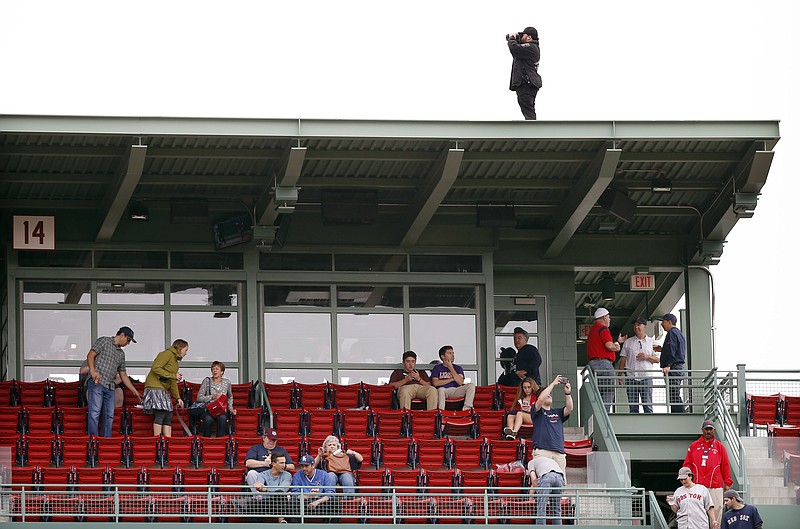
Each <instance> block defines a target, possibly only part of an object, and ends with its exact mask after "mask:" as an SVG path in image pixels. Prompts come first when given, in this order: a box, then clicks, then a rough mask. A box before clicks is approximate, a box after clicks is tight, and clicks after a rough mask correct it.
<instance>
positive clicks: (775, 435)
mask: <svg viewBox="0 0 800 529" xmlns="http://www.w3.org/2000/svg"><path fill="white" fill-rule="evenodd" d="M767 436H768V437H769V456H770V457H774V455H775V454H778V455H780V454H783V453H784V452H789V453H791V454H796V453H799V452H800V426H778V425H777V424H770V425H768V426H767Z"/></svg>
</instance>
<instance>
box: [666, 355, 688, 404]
mask: <svg viewBox="0 0 800 529" xmlns="http://www.w3.org/2000/svg"><path fill="white" fill-rule="evenodd" d="M684 365H685V364H675V365H673V366H672V367H670V369H669V373H667V383H668V384H669V404H670V407H669V409H670V412H672V413H686V406H684V405H683V399H681V384H682V383H683V377H684V376H685V373H684V372H683V367H684Z"/></svg>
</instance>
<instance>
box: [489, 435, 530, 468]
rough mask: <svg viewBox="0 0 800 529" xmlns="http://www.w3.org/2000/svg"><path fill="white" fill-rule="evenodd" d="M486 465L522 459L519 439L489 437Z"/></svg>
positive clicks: (521, 445) (491, 465) (521, 446)
mask: <svg viewBox="0 0 800 529" xmlns="http://www.w3.org/2000/svg"><path fill="white" fill-rule="evenodd" d="M488 443H489V450H488V459H487V463H488V465H487V466H488V467H489V468H493V467H494V466H496V465H503V464H506V463H511V462H512V461H517V460H520V459H522V457H521V455H522V454H521V452H522V449H523V446H524V445H523V444H522V440H521V439H513V440H505V439H489V440H488Z"/></svg>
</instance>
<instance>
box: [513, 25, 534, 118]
mask: <svg viewBox="0 0 800 529" xmlns="http://www.w3.org/2000/svg"><path fill="white" fill-rule="evenodd" d="M506 40H507V41H508V51H510V52H511V56H512V57H513V58H514V61H513V62H512V64H511V85H510V86H509V90H511V91H513V92H516V93H517V103H519V108H520V110H522V115H523V116H525V119H526V120H528V119H533V120H535V119H536V94H537V93H539V89H540V88H541V87H542V77H541V76H540V75H539V32H538V31H536V28H534V27H527V28H525V29H523V30H522V31H521V32H520V33H509V34H508V35H506Z"/></svg>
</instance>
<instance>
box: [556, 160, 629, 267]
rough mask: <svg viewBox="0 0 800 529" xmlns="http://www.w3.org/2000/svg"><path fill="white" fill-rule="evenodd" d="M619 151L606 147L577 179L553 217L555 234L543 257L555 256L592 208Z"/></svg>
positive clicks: (609, 179)
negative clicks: (558, 211)
mask: <svg viewBox="0 0 800 529" xmlns="http://www.w3.org/2000/svg"><path fill="white" fill-rule="evenodd" d="M621 154H622V151H621V150H620V149H606V150H604V151H601V152H599V153H598V155H597V157H596V158H595V161H594V162H593V163H592V165H591V166H589V170H588V171H586V173H584V175H583V176H582V177H581V178H580V180H579V181H578V183H577V184H576V185H575V187H574V190H573V192H572V193H571V194H570V196H569V197H568V198H567V200H566V201H565V202H564V204H563V206H562V207H561V212H560V213H559V214H558V216H557V217H556V218H555V219H554V222H553V227H554V229H555V231H556V236H555V237H554V238H553V241H552V243H551V244H550V247H549V248H547V251H546V252H545V254H544V256H545V257H546V258H548V259H552V258H554V257H558V256H559V255H560V254H561V252H562V251H563V250H564V247H565V246H566V245H567V243H568V242H569V240H570V239H571V238H572V236H573V235H574V234H575V232H576V231H577V230H578V227H579V226H580V225H581V223H582V222H583V219H585V218H586V216H587V215H588V214H589V212H590V211H591V210H592V207H594V205H595V203H596V202H597V199H599V198H600V195H602V194H603V191H605V189H606V188H607V187H608V184H610V183H611V181H612V180H613V179H614V174H615V173H616V169H617V164H618V163H619V157H620V155H621Z"/></svg>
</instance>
